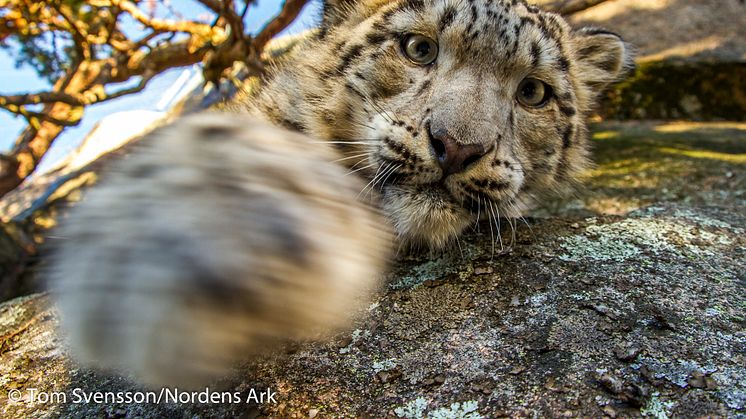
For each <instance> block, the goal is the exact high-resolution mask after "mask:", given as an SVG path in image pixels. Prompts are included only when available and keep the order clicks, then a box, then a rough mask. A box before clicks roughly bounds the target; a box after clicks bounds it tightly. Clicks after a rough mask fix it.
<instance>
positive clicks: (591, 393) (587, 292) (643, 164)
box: [0, 122, 746, 418]
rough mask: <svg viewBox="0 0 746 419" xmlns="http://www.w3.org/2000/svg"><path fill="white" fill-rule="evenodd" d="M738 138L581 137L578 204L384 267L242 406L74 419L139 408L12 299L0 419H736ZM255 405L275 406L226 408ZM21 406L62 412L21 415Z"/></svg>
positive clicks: (698, 127)
mask: <svg viewBox="0 0 746 419" xmlns="http://www.w3.org/2000/svg"><path fill="white" fill-rule="evenodd" d="M745 133H746V129H745V127H744V126H742V124H725V123H722V124H670V123H653V122H650V123H642V124H629V123H628V124H602V125H600V126H597V127H595V137H594V138H595V141H596V142H595V144H596V154H597V155H596V161H597V162H598V167H597V169H596V170H595V171H594V172H593V173H592V175H593V177H592V178H591V179H590V180H589V191H588V192H587V193H585V194H582V195H579V196H578V197H577V198H575V199H570V200H567V201H565V202H562V203H545V205H544V207H543V208H541V209H539V210H538V211H537V212H536V214H535V215H536V217H534V218H529V219H528V220H527V222H528V224H529V225H530V227H528V226H527V225H526V224H524V223H523V222H522V221H520V222H518V223H517V225H515V228H516V233H515V237H513V234H512V232H511V230H512V229H511V226H510V225H509V224H508V223H507V222H506V221H503V222H502V225H501V227H502V235H501V241H500V240H495V241H494V245H493V241H492V235H491V230H490V227H489V226H488V225H487V224H482V225H480V226H479V229H478V230H477V231H474V232H472V233H470V234H469V235H468V236H467V237H466V238H465V239H462V240H461V241H460V243H459V244H454V246H453V251H451V252H449V253H447V254H443V255H422V256H417V257H405V258H402V260H401V261H400V262H399V263H398V264H397V266H396V267H395V268H394V269H393V271H392V272H391V274H390V275H389V277H388V278H387V282H386V285H385V287H384V288H383V289H382V291H381V293H380V295H379V296H378V298H377V299H376V301H375V302H374V303H373V304H372V305H371V306H370V307H369V308H368V309H367V312H366V313H364V316H363V317H362V320H360V321H359V322H358V323H357V324H356V325H355V327H354V329H353V330H350V331H349V332H347V333H344V334H340V335H338V336H337V337H336V338H335V339H334V340H333V341H331V342H328V343H316V344H313V343H308V344H302V345H301V344H299V345H293V346H290V347H287V348H285V349H284V350H283V351H281V353H279V354H277V355H275V356H271V357H267V358H264V359H260V360H255V361H252V362H250V363H247V364H246V365H244V366H242V367H241V368H240V369H237V371H236V374H235V376H234V377H232V378H231V379H228V380H225V381H224V382H222V383H219V385H220V386H221V387H219V388H220V389H222V390H224V391H229V392H231V393H233V392H236V393H238V394H239V398H240V399H241V401H242V402H241V403H216V404H200V403H196V404H189V403H187V404H174V403H161V404H126V403H106V404H97V403H87V404H86V403H80V404H76V403H73V401H74V400H73V397H74V392H75V389H76V388H78V389H81V390H79V391H78V394H80V391H85V392H86V393H87V394H92V393H93V392H96V391H99V392H102V391H109V392H117V391H137V390H139V389H138V388H137V387H136V386H135V385H134V384H132V383H131V382H130V381H128V380H126V379H124V378H119V377H115V376H108V375H103V374H100V373H94V372H91V371H87V370H79V369H76V368H75V367H74V366H73V365H72V363H71V362H70V361H69V359H68V358H67V357H66V356H65V350H64V347H63V345H62V339H61V337H60V336H59V335H58V334H57V332H56V327H57V324H58V321H57V317H56V314H55V312H54V310H53V309H52V308H51V307H50V305H49V302H48V298H47V297H46V296H43V295H35V296H31V297H26V298H21V299H16V300H13V301H11V302H8V303H6V304H4V305H3V306H1V307H0V337H2V340H0V344H1V346H0V348H1V349H0V387H1V388H2V391H0V409H2V410H0V412H2V413H0V415H3V416H6V417H26V416H31V415H34V416H36V417H55V416H78V417H84V416H86V417H88V416H109V417H140V416H146V417H147V416H164V417H194V416H196V417H220V416H239V417H240V416H243V417H257V416H262V415H263V416H271V417H340V416H364V415H368V416H369V417H386V416H391V417H432V418H445V417H456V418H477V417H500V416H518V417H528V416H531V417H533V416H541V417H544V416H558V415H566V416H568V417H572V416H576V417H589V416H590V417H598V416H601V415H604V414H605V415H608V416H612V417H614V416H622V417H625V416H631V417H637V416H641V415H648V416H654V417H701V416H706V415H714V416H737V415H741V414H743V413H744V411H745V409H746V380H745V379H744V377H746V353H745V352H744V348H746V332H745V327H744V325H745V324H746V318H745V317H744V311H745V309H746V277H745V276H744V272H746V266H745V265H746V257H745V256H746V255H745V254H744V253H746V252H745V251H744V249H746V246H745V244H746V243H744V242H745V241H746V239H744V237H746V235H745V234H744V230H745V229H746V211H744V209H745V206H744V173H745V171H744V167H745V166H746V134H745ZM547 215H552V217H549V218H545V216H547ZM493 229H494V227H493ZM501 243H502V244H501ZM493 249H494V250H493ZM267 388H270V389H271V391H273V392H275V393H276V394H275V395H274V399H275V400H276V401H277V403H265V404H260V405H256V404H255V403H248V404H247V403H243V401H245V400H246V399H247V398H251V395H252V393H251V391H252V389H254V391H255V392H256V393H254V394H255V396H256V397H259V393H260V392H262V391H266V389H267ZM30 389H36V390H37V392H39V393H40V392H51V391H57V392H63V393H64V394H65V395H66V397H67V398H68V402H67V403H59V402H60V401H61V400H51V402H50V403H46V404H41V403H37V404H33V403H31V402H30V401H29V400H28V396H29V394H30V393H29V391H30ZM13 390H17V391H18V392H20V393H13V394H14V395H17V394H20V395H22V396H24V397H26V399H24V400H22V401H21V402H10V401H9V400H8V395H10V394H11V392H12V391H13ZM58 399H59V397H58Z"/></svg>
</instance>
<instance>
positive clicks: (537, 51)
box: [531, 42, 541, 67]
mask: <svg viewBox="0 0 746 419" xmlns="http://www.w3.org/2000/svg"><path fill="white" fill-rule="evenodd" d="M539 60H541V48H540V47H539V43H538V42H534V43H533V44H531V63H532V64H533V66H534V67H538V66H539Z"/></svg>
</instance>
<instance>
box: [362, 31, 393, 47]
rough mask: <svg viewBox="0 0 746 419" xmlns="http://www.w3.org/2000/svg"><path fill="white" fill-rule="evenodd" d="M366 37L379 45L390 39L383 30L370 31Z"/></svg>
mask: <svg viewBox="0 0 746 419" xmlns="http://www.w3.org/2000/svg"><path fill="white" fill-rule="evenodd" d="M365 39H366V40H367V41H368V43H370V44H372V45H378V44H382V43H384V41H386V40H387V39H388V36H386V35H385V34H383V33H381V32H370V33H369V34H368V35H366V36H365Z"/></svg>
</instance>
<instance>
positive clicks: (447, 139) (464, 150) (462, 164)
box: [427, 126, 487, 176]
mask: <svg viewBox="0 0 746 419" xmlns="http://www.w3.org/2000/svg"><path fill="white" fill-rule="evenodd" d="M427 132H428V134H430V146H431V147H432V149H433V152H434V153H435V157H436V158H437V159H438V165H439V166H440V168H441V169H443V176H448V175H452V174H454V173H459V172H463V171H464V170H466V168H467V167H469V166H470V165H471V164H473V163H475V162H477V161H478V160H479V159H480V158H481V157H482V156H484V155H485V154H487V150H486V149H485V146H484V145H483V144H463V143H460V142H458V141H457V140H456V139H455V138H453V136H451V134H449V133H448V130H446V129H442V128H441V129H436V130H435V132H433V130H432V128H431V127H430V126H428V127H427Z"/></svg>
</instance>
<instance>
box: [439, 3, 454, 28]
mask: <svg viewBox="0 0 746 419" xmlns="http://www.w3.org/2000/svg"><path fill="white" fill-rule="evenodd" d="M455 18H456V9H454V8H453V7H448V8H447V9H446V10H445V12H444V13H443V16H441V18H440V24H439V25H438V31H440V32H443V31H444V30H445V29H446V28H448V27H449V26H450V25H451V24H452V23H453V20H454V19H455Z"/></svg>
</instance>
